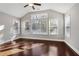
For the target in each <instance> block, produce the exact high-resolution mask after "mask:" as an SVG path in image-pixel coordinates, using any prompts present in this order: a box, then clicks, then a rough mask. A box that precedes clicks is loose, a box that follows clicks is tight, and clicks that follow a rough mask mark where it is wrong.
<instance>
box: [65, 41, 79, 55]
mask: <svg viewBox="0 0 79 59" xmlns="http://www.w3.org/2000/svg"><path fill="white" fill-rule="evenodd" d="M64 43H65V44H66V45H68V46H69V47H70V48H71V49H72V50H73V51H74V52H75V53H76V54H77V55H79V51H78V50H77V49H76V48H74V47H73V46H72V45H71V44H69V43H68V42H67V41H66V40H64Z"/></svg>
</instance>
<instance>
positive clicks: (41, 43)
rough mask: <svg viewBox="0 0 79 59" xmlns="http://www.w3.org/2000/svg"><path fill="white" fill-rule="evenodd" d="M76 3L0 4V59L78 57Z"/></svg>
mask: <svg viewBox="0 0 79 59" xmlns="http://www.w3.org/2000/svg"><path fill="white" fill-rule="evenodd" d="M78 15H79V3H0V56H78V55H79V46H78V44H79V40H78V39H79V33H78V30H79V26H78V25H79V23H78V22H79V17H78Z"/></svg>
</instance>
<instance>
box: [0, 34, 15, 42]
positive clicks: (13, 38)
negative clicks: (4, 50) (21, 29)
mask: <svg viewBox="0 0 79 59" xmlns="http://www.w3.org/2000/svg"><path fill="white" fill-rule="evenodd" d="M15 38H16V35H15V36H13V37H12V38H11V39H10V40H7V41H5V42H2V43H0V44H4V43H6V42H9V41H13V40H16V39H15Z"/></svg>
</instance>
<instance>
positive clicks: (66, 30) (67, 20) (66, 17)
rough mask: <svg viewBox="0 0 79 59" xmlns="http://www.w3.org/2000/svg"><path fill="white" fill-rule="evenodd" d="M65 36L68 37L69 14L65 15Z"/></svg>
mask: <svg viewBox="0 0 79 59" xmlns="http://www.w3.org/2000/svg"><path fill="white" fill-rule="evenodd" d="M65 37H66V38H70V15H65Z"/></svg>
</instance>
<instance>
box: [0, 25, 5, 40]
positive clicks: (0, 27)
mask: <svg viewBox="0 0 79 59" xmlns="http://www.w3.org/2000/svg"><path fill="white" fill-rule="evenodd" d="M4 28H5V25H0V39H2V37H3V36H4V33H3V32H2V30H4Z"/></svg>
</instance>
